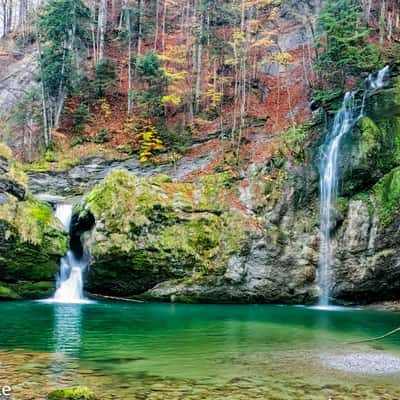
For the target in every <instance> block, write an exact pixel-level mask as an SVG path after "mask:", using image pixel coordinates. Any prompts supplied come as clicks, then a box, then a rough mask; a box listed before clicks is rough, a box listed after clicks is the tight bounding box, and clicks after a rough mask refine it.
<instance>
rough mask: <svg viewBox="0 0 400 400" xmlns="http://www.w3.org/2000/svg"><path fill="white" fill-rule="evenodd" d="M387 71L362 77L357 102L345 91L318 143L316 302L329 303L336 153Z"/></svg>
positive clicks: (336, 187)
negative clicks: (319, 146)
mask: <svg viewBox="0 0 400 400" xmlns="http://www.w3.org/2000/svg"><path fill="white" fill-rule="evenodd" d="M388 73H389V67H388V66H386V67H385V68H383V69H382V70H380V71H379V72H377V73H376V74H371V75H369V76H368V78H367V80H366V88H365V90H364V92H363V93H362V96H361V104H360V103H359V102H357V101H356V95H357V92H347V93H346V94H345V95H344V99H343V103H342V106H341V108H340V109H339V111H338V112H337V113H336V115H335V118H334V120H333V125H332V129H331V130H330V132H329V133H328V135H327V137H326V140H325V143H324V145H323V146H322V154H321V163H320V234H321V241H320V261H319V268H318V284H319V287H320V298H319V304H320V305H321V306H325V305H328V304H329V294H330V286H331V266H332V261H333V254H332V245H331V228H332V226H331V225H332V222H333V217H334V214H335V201H336V198H337V194H338V155H339V150H340V143H341V139H342V138H343V137H344V136H345V135H346V134H347V133H349V132H350V131H351V129H352V128H353V127H354V125H355V124H356V123H357V122H358V121H359V120H360V118H362V117H363V116H364V111H365V110H364V108H365V99H366V97H367V94H368V93H370V92H371V91H372V92H373V91H375V90H377V89H379V88H381V87H382V86H383V85H384V82H385V78H386V77H387V75H388Z"/></svg>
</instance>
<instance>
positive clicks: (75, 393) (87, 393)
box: [47, 386, 97, 400]
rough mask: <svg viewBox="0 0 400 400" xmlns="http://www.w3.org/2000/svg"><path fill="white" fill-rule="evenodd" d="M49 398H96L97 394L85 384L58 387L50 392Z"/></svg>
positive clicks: (62, 399) (94, 399)
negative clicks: (66, 387) (64, 387)
mask: <svg viewBox="0 0 400 400" xmlns="http://www.w3.org/2000/svg"><path fill="white" fill-rule="evenodd" d="M47 399H48V400H96V399H97V397H96V395H95V394H94V393H93V392H92V391H91V390H90V389H88V388H86V387H83V386H78V387H73V388H68V389H57V390H53V391H52V392H50V393H49V394H48V396H47Z"/></svg>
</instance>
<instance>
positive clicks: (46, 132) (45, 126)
mask: <svg viewBox="0 0 400 400" xmlns="http://www.w3.org/2000/svg"><path fill="white" fill-rule="evenodd" d="M36 45H37V51H38V56H39V69H40V88H41V95H42V116H43V133H44V144H45V146H46V148H47V147H48V146H49V142H50V140H49V138H50V131H49V123H48V120H47V102H46V89H45V86H44V76H43V66H42V48H41V45H40V40H39V38H38V37H36Z"/></svg>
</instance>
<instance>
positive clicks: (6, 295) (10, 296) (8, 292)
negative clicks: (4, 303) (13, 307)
mask: <svg viewBox="0 0 400 400" xmlns="http://www.w3.org/2000/svg"><path fill="white" fill-rule="evenodd" d="M19 299H21V296H20V295H19V294H18V293H17V292H15V291H14V290H13V289H11V288H10V287H8V286H4V285H0V300H19Z"/></svg>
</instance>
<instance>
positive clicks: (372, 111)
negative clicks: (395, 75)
mask: <svg viewBox="0 0 400 400" xmlns="http://www.w3.org/2000/svg"><path fill="white" fill-rule="evenodd" d="M340 162H341V171H342V173H343V180H344V184H343V193H344V194H347V195H353V194H354V193H357V192H359V191H365V190H366V189H368V190H369V189H370V188H371V187H372V186H373V185H374V184H375V183H376V182H377V181H378V180H379V179H380V178H381V177H382V176H384V175H385V174H387V173H388V172H389V171H390V170H392V169H393V168H395V167H397V166H399V165H400V80H399V79H395V80H394V84H393V85H392V87H390V88H388V89H386V90H383V91H381V92H380V93H378V94H377V95H375V96H372V97H370V98H369V99H368V101H367V104H366V116H364V117H363V118H361V119H360V121H359V122H358V124H357V126H356V128H355V129H353V131H352V132H351V134H350V135H347V136H346V137H345V138H344V141H343V149H342V151H341V160H340Z"/></svg>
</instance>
